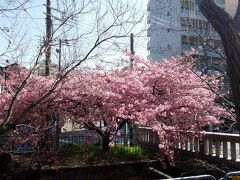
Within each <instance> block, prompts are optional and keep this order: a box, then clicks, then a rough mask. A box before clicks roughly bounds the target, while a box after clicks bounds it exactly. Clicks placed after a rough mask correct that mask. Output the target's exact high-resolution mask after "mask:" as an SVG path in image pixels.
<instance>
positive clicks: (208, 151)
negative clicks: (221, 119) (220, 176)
mask: <svg viewBox="0 0 240 180" xmlns="http://www.w3.org/2000/svg"><path fill="white" fill-rule="evenodd" d="M136 130H137V133H140V134H141V135H142V136H140V137H141V138H140V139H137V141H136V142H142V143H147V144H158V143H159V138H158V136H157V134H156V133H155V132H153V130H152V129H151V128H146V127H143V128H137V129H136ZM175 148H176V149H179V150H183V151H188V152H192V153H198V154H200V155H208V156H212V157H215V158H219V159H223V160H228V161H233V162H240V135H238V134H227V133H215V132H206V135H204V136H203V138H202V139H199V138H188V139H185V140H184V142H182V141H179V142H178V143H177V144H176V146H175Z"/></svg>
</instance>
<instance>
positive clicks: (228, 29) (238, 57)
mask: <svg viewBox="0 0 240 180" xmlns="http://www.w3.org/2000/svg"><path fill="white" fill-rule="evenodd" d="M196 2H197V3H198V6H199V8H200V10H201V11H202V13H203V14H204V16H205V17H206V18H207V19H208V21H209V22H210V23H211V24H212V26H213V27H214V28H215V29H216V31H217V32H218V33H219V35H220V37H221V39H222V42H223V46H224V50H225V54H226V60H227V68H228V76H229V79H230V84H231V88H232V93H233V98H234V104H235V110H236V115H237V121H238V122H240V35H239V32H240V31H239V18H240V17H239V16H240V9H239V8H238V11H237V13H236V16H235V18H232V17H231V16H230V15H229V14H228V13H226V12H225V11H224V10H223V9H221V8H220V7H218V6H217V5H216V4H215V3H214V1H213V0H196Z"/></svg>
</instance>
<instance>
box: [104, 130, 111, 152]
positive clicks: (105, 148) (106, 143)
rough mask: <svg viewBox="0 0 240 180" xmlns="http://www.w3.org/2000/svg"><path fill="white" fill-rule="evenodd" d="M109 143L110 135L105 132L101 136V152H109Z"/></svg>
mask: <svg viewBox="0 0 240 180" xmlns="http://www.w3.org/2000/svg"><path fill="white" fill-rule="evenodd" d="M109 143H110V135H109V134H105V135H104V136H103V137H102V148H103V152H104V153H109V151H110V146H109Z"/></svg>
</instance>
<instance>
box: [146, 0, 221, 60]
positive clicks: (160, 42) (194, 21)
mask: <svg viewBox="0 0 240 180" xmlns="http://www.w3.org/2000/svg"><path fill="white" fill-rule="evenodd" d="M215 1H216V3H217V4H218V5H219V6H220V7H222V8H224V9H225V0H215ZM148 11H149V14H148V24H149V28H148V37H149V41H148V45H147V48H148V52H149V56H148V58H149V59H151V60H155V61H160V60H161V59H163V58H169V57H171V56H173V55H174V56H176V55H181V54H182V53H184V52H185V51H189V50H191V47H194V48H197V47H199V46H202V47H203V51H202V52H200V53H199V55H198V56H199V57H201V58H202V59H203V58H205V59H209V60H210V61H211V62H213V60H214V59H215V58H219V55H217V54H216V53H214V52H213V50H212V49H211V48H209V47H208V46H207V45H206V41H207V42H208V43H209V44H211V46H212V47H214V48H215V49H217V50H219V51H221V50H220V49H221V41H220V38H219V36H218V34H217V33H216V32H215V31H214V29H213V27H212V26H211V25H210V24H209V23H208V22H207V20H206V19H205V17H204V16H203V14H202V13H201V12H200V10H199V8H198V6H197V4H196V2H195V0H149V2H148ZM199 35H200V36H201V37H200V36H199ZM201 58H200V59H201Z"/></svg>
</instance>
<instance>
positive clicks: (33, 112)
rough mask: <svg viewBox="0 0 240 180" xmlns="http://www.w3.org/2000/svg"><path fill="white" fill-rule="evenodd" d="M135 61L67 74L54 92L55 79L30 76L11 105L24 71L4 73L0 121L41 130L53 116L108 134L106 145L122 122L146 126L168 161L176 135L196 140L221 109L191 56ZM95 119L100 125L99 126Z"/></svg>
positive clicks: (217, 116)
mask: <svg viewBox="0 0 240 180" xmlns="http://www.w3.org/2000/svg"><path fill="white" fill-rule="evenodd" d="M134 58H135V59H134V65H133V68H129V69H124V70H113V71H105V72H99V71H84V70H82V71H81V70H75V71H72V72H71V73H70V74H68V76H67V77H66V78H65V79H63V80H62V81H61V83H59V84H58V86H57V87H56V88H52V87H53V84H54V82H55V79H56V77H55V76H49V77H41V76H37V75H35V74H32V75H31V76H30V77H29V78H28V79H27V80H26V82H25V85H24V87H23V88H22V90H21V91H20V92H19V94H18V95H17V96H16V98H15V100H14V101H13V97H15V96H14V94H15V93H16V91H17V90H18V88H19V87H20V86H21V84H22V83H23V82H24V80H25V77H27V74H28V71H27V70H24V69H21V70H20V72H19V73H13V72H8V73H9V76H8V78H7V79H3V78H1V80H0V83H2V84H4V86H5V91H3V92H2V93H1V94H0V123H1V124H2V125H8V124H11V123H20V122H23V121H27V122H28V123H30V124H31V125H33V126H38V127H39V128H43V127H46V126H47V125H48V123H49V122H48V121H46V117H47V116H50V115H52V114H56V113H57V114H59V115H60V116H61V121H64V117H68V118H69V117H70V118H71V119H72V120H73V121H75V122H77V123H82V124H84V125H85V126H86V127H88V128H90V129H94V130H96V131H97V132H98V133H99V134H100V136H102V137H105V136H107V137H108V143H109V142H110V139H111V137H113V136H114V135H116V134H117V133H118V132H119V130H120V129H121V127H122V126H123V125H124V124H125V123H127V122H133V123H135V124H137V125H144V126H145V125H147V126H149V127H152V128H153V130H154V131H156V132H157V134H158V135H159V138H160V145H159V147H160V149H161V152H162V153H163V154H164V155H165V156H167V157H168V158H169V159H170V160H172V159H173V148H174V145H175V143H176V141H178V140H179V137H182V138H181V140H184V138H186V137H191V136H192V137H193V136H199V135H200V132H201V130H202V127H204V126H206V125H210V124H216V123H218V119H219V116H220V115H221V114H224V113H225V111H224V109H222V108H220V107H218V106H217V105H216V104H215V102H214V99H215V98H216V97H215V94H214V93H213V92H212V91H211V90H209V89H208V86H207V85H206V84H204V82H203V81H202V79H204V80H207V81H210V80H211V79H210V78H208V77H205V76H202V77H201V78H202V79H200V78H199V77H198V76H197V75H196V74H195V73H193V72H192V70H191V69H190V68H189V67H190V66H191V63H190V62H189V61H188V60H189V59H190V55H186V56H185V57H180V58H171V59H170V60H168V61H164V62H160V63H159V62H152V61H148V60H142V59H140V58H137V57H134ZM56 76H57V75H56ZM48 92H50V93H49V94H48V95H47V96H46V94H47V93H48ZM12 102H14V103H13V104H12ZM11 104H12V105H11ZM11 106H12V109H11V112H10V110H9V107H11ZM100 121H101V122H103V124H104V127H99V126H98V123H99V122H100Z"/></svg>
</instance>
